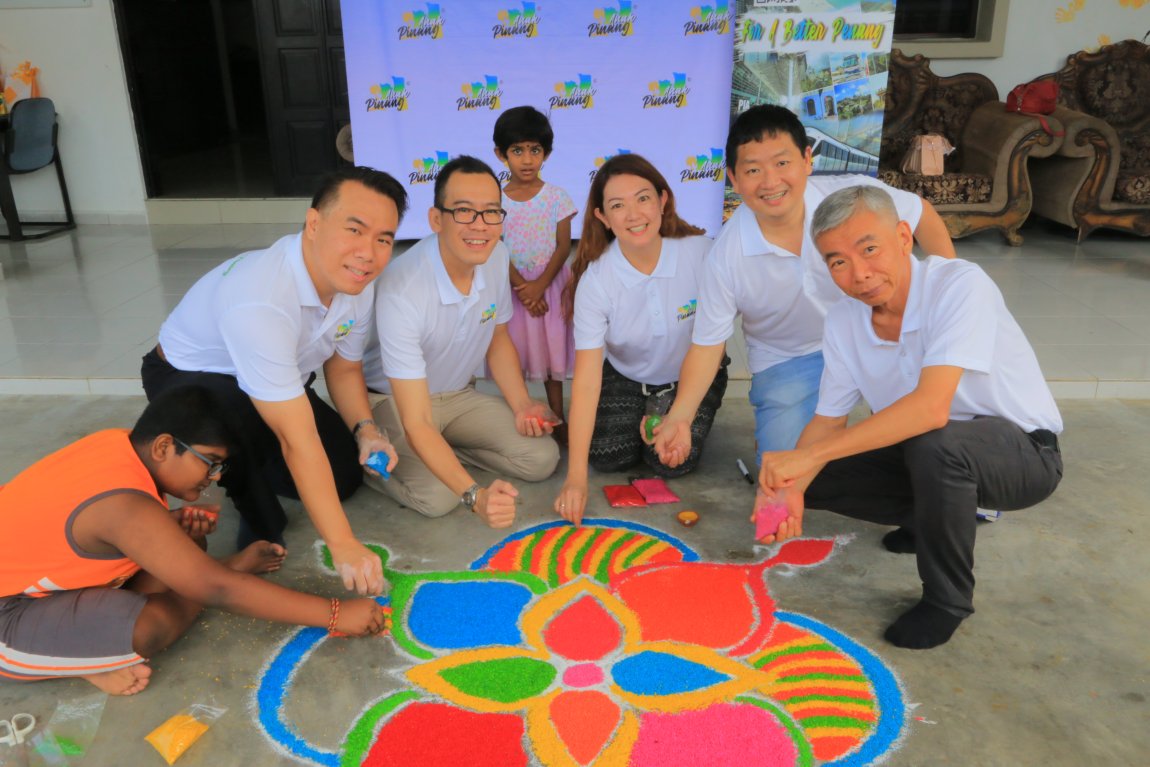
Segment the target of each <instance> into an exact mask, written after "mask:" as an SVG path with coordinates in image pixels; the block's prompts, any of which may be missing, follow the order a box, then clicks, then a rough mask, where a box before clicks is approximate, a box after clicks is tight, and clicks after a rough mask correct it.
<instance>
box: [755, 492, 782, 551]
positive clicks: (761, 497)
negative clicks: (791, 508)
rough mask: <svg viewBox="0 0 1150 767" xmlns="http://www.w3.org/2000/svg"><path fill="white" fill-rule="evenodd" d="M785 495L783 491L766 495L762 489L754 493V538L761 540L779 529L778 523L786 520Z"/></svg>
mask: <svg viewBox="0 0 1150 767" xmlns="http://www.w3.org/2000/svg"><path fill="white" fill-rule="evenodd" d="M788 515H789V512H788V511H787V504H786V496H785V495H784V494H783V491H781V490H780V491H778V492H777V493H775V494H772V495H767V494H766V493H764V492H763V491H762V490H759V492H757V493H755V540H756V541H761V540H762V539H763V538H765V537H767V536H768V535H774V534H775V533H777V532H778V531H779V525H781V524H782V523H783V521H784V520H786V518H787V516H788Z"/></svg>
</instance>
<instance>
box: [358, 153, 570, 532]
mask: <svg viewBox="0 0 1150 767" xmlns="http://www.w3.org/2000/svg"><path fill="white" fill-rule="evenodd" d="M501 203H502V192H501V190H500V188H499V182H498V180H497V179H496V177H495V174H494V173H493V172H492V170H491V168H490V167H488V166H487V165H486V164H485V163H483V162H482V161H480V160H477V159H475V158H474V157H469V156H466V155H464V156H460V157H457V158H455V159H453V160H451V161H450V162H449V163H447V164H446V165H444V166H443V168H442V169H441V170H440V172H439V176H438V177H437V178H436V181H435V204H434V206H433V207H432V208H431V209H430V210H429V211H428V220H429V221H430V224H431V229H432V232H434V234H431V235H430V236H428V237H426V238H424V239H423V240H421V241H419V242H418V243H416V244H415V245H414V246H413V247H412V248H411V249H410V250H408V251H407V252H406V253H404V254H403V255H402V256H400V258H399V259H397V261H396V263H395V264H393V265H392V266H391V267H390V268H389V269H388V270H387V274H386V275H384V278H383V279H381V280H380V281H379V283H378V284H377V285H376V301H375V313H376V323H375V330H376V332H377V334H378V338H376V339H374V340H373V341H372V343H371V345H370V347H369V349H368V352H367V355H366V357H365V359H364V372H365V374H366V377H367V385H368V387H369V389H371V391H372V394H371V395H370V396H371V401H372V408H373V412H374V414H375V418H376V420H377V421H378V422H379V423H380V424H381V425H382V426H383V427H384V428H385V429H386V430H387V432H388V433H389V434H390V435H391V436H392V438H393V439H394V440H395V447H396V450H397V451H398V452H399V456H400V461H399V466H398V468H397V469H396V471H395V472H394V474H392V476H391V478H390V479H389V480H386V481H385V480H382V479H381V478H379V477H373V476H371V475H369V476H368V477H367V483H368V485H370V486H371V487H374V488H376V489H377V490H380V491H381V492H383V493H386V494H388V495H390V496H391V497H392V498H394V499H395V500H397V501H399V503H401V504H403V505H404V506H407V507H409V508H412V509H414V510H415V511H418V512H419V513H420V514H424V515H426V516H429V517H438V516H442V515H444V514H447V513H448V512H450V511H451V510H452V509H454V508H456V507H457V506H459V505H460V504H462V505H463V506H464V507H465V508H467V509H469V510H471V511H474V512H475V513H476V514H478V515H479V516H480V517H481V518H483V520H484V521H485V522H486V523H487V524H488V525H490V526H491V527H507V526H508V525H510V524H511V523H512V522H513V521H514V519H515V497H516V495H518V491H517V490H516V489H515V487H514V486H513V485H512V484H511V483H510V482H507V481H506V480H504V479H496V480H494V481H493V482H492V483H491V484H490V485H488V486H487V487H480V485H479V483H478V482H476V481H475V480H474V479H473V478H472V476H471V474H470V473H469V472H468V471H467V469H466V468H465V467H464V466H463V464H462V463H461V462H460V459H462V460H463V461H466V462H467V463H469V464H471V465H473V466H476V467H478V468H481V469H485V470H487V471H490V472H493V473H494V474H496V475H497V476H500V477H504V476H507V477H514V478H517V479H524V480H528V481H532V482H537V481H540V480H543V479H546V478H547V477H549V476H551V473H552V472H553V471H554V470H555V465H556V464H557V463H558V462H559V448H558V446H557V445H556V443H555V440H553V439H540V437H546V435H548V434H550V433H551V429H552V425H553V423H554V422H555V421H556V420H557V419H556V416H555V415H554V414H553V413H551V411H550V410H548V408H547V407H546V406H545V405H543V404H542V403H539V402H536V401H534V400H532V399H531V398H530V397H529V395H528V393H527V385H526V384H525V383H524V380H523V372H522V370H521V368H520V366H519V354H518V353H517V352H516V351H515V347H514V345H512V343H511V336H510V335H508V333H507V321H508V320H510V319H511V312H512V308H511V307H512V304H511V284H510V280H509V277H508V274H509V256H508V252H507V247H506V246H505V245H504V244H503V243H502V241H500V239H499V236H500V234H502V232H503V219H504V218H505V216H506V215H507V214H506V211H504V210H503V208H502V204H501ZM484 360H486V361H487V367H488V369H489V370H490V371H491V377H492V378H493V379H494V380H495V383H496V385H497V386H498V387H499V391H500V392H501V393H502V395H503V396H502V397H495V396H491V395H488V394H481V393H479V392H477V391H476V390H475V386H474V384H473V381H472V379H473V377H474V376H475V374H476V372H477V371H479V370H480V369H481V368H482V366H483V362H484Z"/></svg>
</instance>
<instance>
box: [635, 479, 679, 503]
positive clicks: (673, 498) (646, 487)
mask: <svg viewBox="0 0 1150 767" xmlns="http://www.w3.org/2000/svg"><path fill="white" fill-rule="evenodd" d="M631 486H632V487H634V488H635V489H636V490H638V491H639V492H640V494H642V496H643V499H644V500H645V501H647V503H678V502H679V496H677V495H675V493H674V491H672V490H671V488H669V487H668V486H667V482H666V480H664V479H663V478H662V477H654V478H640V479H633V480H631Z"/></svg>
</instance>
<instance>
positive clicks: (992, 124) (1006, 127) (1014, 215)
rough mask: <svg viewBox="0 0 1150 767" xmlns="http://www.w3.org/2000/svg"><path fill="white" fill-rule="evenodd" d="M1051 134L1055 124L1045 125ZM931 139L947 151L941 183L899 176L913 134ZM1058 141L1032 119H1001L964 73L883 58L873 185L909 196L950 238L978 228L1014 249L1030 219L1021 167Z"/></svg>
mask: <svg viewBox="0 0 1150 767" xmlns="http://www.w3.org/2000/svg"><path fill="white" fill-rule="evenodd" d="M1047 123H1048V124H1049V125H1050V127H1051V130H1052V131H1054V132H1057V131H1058V130H1059V126H1058V125H1057V123H1056V121H1053V120H1050V118H1047ZM925 133H939V134H942V135H943V136H945V137H946V139H947V140H948V141H949V142H950V143H951V145H952V146H954V147H955V151H954V152H953V153H952V154H950V155H948V156H947V158H946V171H947V172H946V173H944V174H943V175H941V176H922V175H916V174H904V173H902V172H901V171H900V170H899V166H900V164H901V162H902V158H903V156H904V155H905V154H906V150H907V147H908V146H910V143H911V141H912V140H913V139H914V137H915V136H917V135H922V134H925ZM1061 142H1062V139H1061V138H1059V137H1056V136H1053V135H1051V134H1050V133H1048V132H1047V131H1046V130H1045V129H1044V128H1043V126H1042V124H1041V123H1040V122H1039V120H1038V119H1037V118H1035V117H1031V116H1028V115H1020V114H1014V113H1008V112H1007V111H1006V105H1005V104H1004V103H1003V102H1001V101H999V100H998V89H997V88H995V86H994V83H992V82H991V81H990V80H989V79H988V78H986V77H984V76H983V75H980V74H975V73H967V74H960V75H954V76H952V77H939V76H938V75H936V74H934V73H933V72H932V71H930V61H929V60H928V59H926V58H925V57H923V56H921V55H916V56H913V57H907V56H905V55H903V53H902V51H900V50H898V49H897V48H896V49H894V50H893V51H891V58H890V72H889V81H888V85H887V103H886V114H885V117H884V119H883V130H882V149H881V151H880V154H879V178H880V179H882V180H883V181H885V182H886V183H888V184H890V185H891V186H895V187H898V188H899V189H906V190H908V191H913V192H917V193H918V194H920V195H922V196H923V197H925V198H926V199H927V200H930V202H931V203H932V204H933V205H934V207H935V209H936V210H938V213H939V215H941V216H942V219H943V221H945V222H946V228H947V229H948V230H949V231H950V236H951V237H955V238H957V237H965V236H967V235H969V234H974V233H975V232H981V231H984V230H986V229H997V230H999V231H1000V232H1002V235H1003V236H1004V237H1005V238H1006V241H1007V242H1008V243H1010V244H1011V245H1020V244H1021V243H1022V237H1021V235H1019V233H1018V228H1019V227H1020V226H1022V223H1023V222H1024V221H1025V220H1026V218H1027V216H1028V215H1029V214H1030V208H1031V201H1032V194H1031V187H1030V178H1029V176H1028V168H1027V160H1028V158H1030V157H1045V156H1047V155H1050V154H1053V153H1054V152H1055V151H1056V150H1057V149H1058V147H1059V145H1060V144H1061Z"/></svg>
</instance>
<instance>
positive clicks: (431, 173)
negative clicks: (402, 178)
mask: <svg viewBox="0 0 1150 767" xmlns="http://www.w3.org/2000/svg"><path fill="white" fill-rule="evenodd" d="M431 155H432V156H431V157H417V158H416V159H414V160H412V161H411V167H413V168H415V170H414V171H412V172H411V173H408V174H407V183H408V184H411V185H413V186H414V185H415V184H432V183H435V179H436V178H438V177H439V171H440V170H442V169H443V166H444V165H446V164H447V160H448V158H449V157H450V155H449V154H448V153H447V152H444V151H443V150H441V149H437V150H435V151H434V152H432V153H431Z"/></svg>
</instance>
